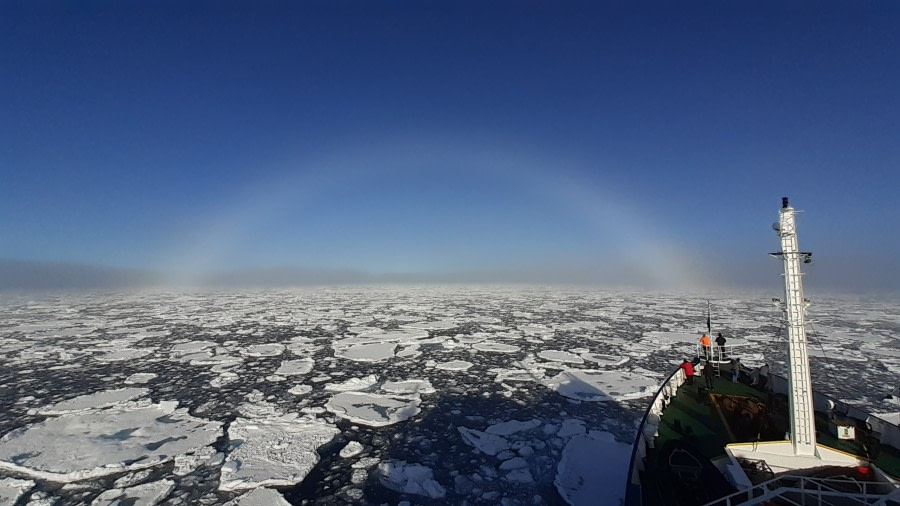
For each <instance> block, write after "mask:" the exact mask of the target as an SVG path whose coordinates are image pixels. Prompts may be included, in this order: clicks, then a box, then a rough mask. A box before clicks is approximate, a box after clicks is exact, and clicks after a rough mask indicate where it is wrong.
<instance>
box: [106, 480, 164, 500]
mask: <svg viewBox="0 0 900 506" xmlns="http://www.w3.org/2000/svg"><path fill="white" fill-rule="evenodd" d="M174 488H175V482H174V481H171V480H161V481H155V482H152V483H145V484H143V485H136V486H134V487H128V488H124V489H122V488H114V489H111V490H107V491H105V492H103V493H102V494H100V495H99V496H97V498H96V499H94V502H92V503H91V506H119V505H125V504H127V505H129V506H154V505H156V504H159V503H160V502H161V501H162V500H163V499H165V498H166V496H168V495H169V494H170V493H171V492H172V490H173V489H174Z"/></svg>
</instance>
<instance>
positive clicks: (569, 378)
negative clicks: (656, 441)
mask: <svg viewBox="0 0 900 506" xmlns="http://www.w3.org/2000/svg"><path fill="white" fill-rule="evenodd" d="M543 383H544V385H545V386H547V388H550V389H553V390H556V391H557V392H558V393H559V394H560V395H564V396H566V397H568V398H570V399H575V400H579V401H601V402H602V401H610V400H619V401H621V400H625V399H636V398H640V397H647V396H651V395H653V394H654V392H655V389H656V387H657V386H658V382H657V380H655V379H652V378H647V377H645V376H642V375H639V374H634V373H629V372H621V371H593V370H586V369H585V370H570V371H563V372H561V373H559V374H557V375H556V376H554V377H552V378H548V379H545V380H544V381H543Z"/></svg>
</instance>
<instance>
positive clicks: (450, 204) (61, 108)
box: [0, 1, 900, 289]
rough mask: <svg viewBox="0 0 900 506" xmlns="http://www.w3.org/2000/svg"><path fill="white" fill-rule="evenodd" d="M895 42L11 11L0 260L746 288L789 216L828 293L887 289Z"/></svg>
mask: <svg viewBox="0 0 900 506" xmlns="http://www.w3.org/2000/svg"><path fill="white" fill-rule="evenodd" d="M897 26H900V6H898V5H897V4H896V3H894V2H844V3H815V4H813V3H799V2H796V3H787V4H785V3H783V2H729V3H727V4H723V3H722V2H700V3H695V2H687V3H678V4H677V5H676V4H672V3H661V4H655V3H643V2H641V3H628V4H627V5H626V4H625V3H621V2H620V3H602V2H583V3H582V2H568V3H565V4H560V3H558V2H480V1H479V2H412V1H410V2H344V1H341V2H304V3H274V2H252V3H251V2H245V3H232V2H208V3H207V2H147V3H143V4H141V3H136V2H124V3H123V2H81V3H74V4H73V3H57V2H3V3H2V4H0V96H2V97H4V99H3V101H2V105H0V107H2V112H0V175H2V183H0V258H4V259H9V260H25V261H41V262H43V261H53V262H73V263H83V264H91V265H100V266H113V267H127V268H137V269H151V270H158V271H166V272H180V273H191V272H194V273H196V272H203V271H211V270H229V269H246V268H258V267H266V268H269V267H290V266H296V267H308V268H320V267H321V268H331V269H343V268H347V269H358V270H362V271H367V272H373V273H435V272H456V271H479V272H496V271H498V270H504V269H511V268H514V269H547V270H548V271H553V272H557V271H559V270H560V269H562V270H566V269H568V270H569V271H571V272H569V275H568V276H569V277H571V276H572V275H573V274H572V273H579V272H584V273H588V272H591V271H602V270H604V269H607V270H618V269H620V268H622V269H626V268H627V269H631V270H635V271H641V270H646V271H647V272H648V273H649V274H648V277H649V278H652V279H656V280H658V281H665V282H667V283H670V284H679V283H690V282H700V283H706V282H715V281H716V280H722V279H728V280H733V281H741V280H752V279H754V278H755V277H756V273H757V272H758V268H759V265H771V264H769V263H767V261H766V259H765V256H764V255H763V254H764V253H765V252H768V251H774V250H775V249H777V243H776V240H775V237H774V235H773V234H772V233H771V231H770V230H769V224H770V223H771V222H772V221H775V219H776V218H777V208H778V205H779V199H780V197H781V196H782V195H789V196H791V197H792V201H793V202H794V203H795V204H796V205H797V207H798V208H801V209H805V210H806V211H807V214H805V215H803V216H802V217H801V227H802V228H801V234H802V235H801V246H802V247H804V248H805V249H813V250H814V251H815V252H816V255H817V267H816V269H818V270H819V271H822V276H823V277H828V279H831V280H832V281H833V284H836V285H841V284H843V283H849V284H851V285H855V287H856V288H862V289H865V288H867V287H872V288H879V289H885V288H887V289H891V288H894V289H896V286H897V285H896V284H897V282H898V280H900V274H898V272H900V239H898V236H900V234H898V231H900V230H898V229H900V227H898V225H897V224H896V220H897V218H898V217H900V208H898V204H897V201H898V199H897V197H896V193H897V188H898V187H900V184H898V179H900V177H898V176H897V174H898V161H900V94H898V93H897V90H898V89H900V30H897ZM777 268H778V267H777V264H776V265H775V266H774V267H773V271H772V272H777ZM728 271H731V272H728ZM742 271H746V272H747V274H746V275H744V276H742V275H741V274H740V273H741V272H742ZM487 277H489V276H487ZM551 277H552V276H551ZM565 277H566V276H563V278H565Z"/></svg>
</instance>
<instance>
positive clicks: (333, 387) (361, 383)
mask: <svg viewBox="0 0 900 506" xmlns="http://www.w3.org/2000/svg"><path fill="white" fill-rule="evenodd" d="M375 383H378V376H376V375H374V374H370V375H368V376H366V377H364V378H350V379H348V380H347V381H344V382H343V383H328V384H327V385H325V390H326V391H328V392H352V391H354V390H365V389H367V388H369V387H371V386H372V385H374V384H375Z"/></svg>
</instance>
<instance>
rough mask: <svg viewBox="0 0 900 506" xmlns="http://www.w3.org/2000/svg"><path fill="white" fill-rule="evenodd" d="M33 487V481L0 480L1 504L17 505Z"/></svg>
mask: <svg viewBox="0 0 900 506" xmlns="http://www.w3.org/2000/svg"><path fill="white" fill-rule="evenodd" d="M33 486H34V482H33V481H31V480H17V479H15V478H2V479H0V504H15V503H16V501H18V500H19V498H20V497H22V496H23V495H25V493H26V492H28V491H29V490H31V487H33Z"/></svg>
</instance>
